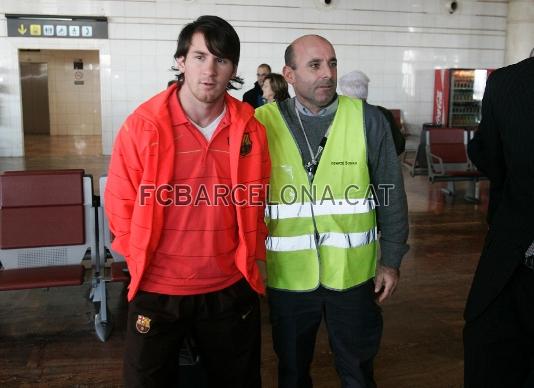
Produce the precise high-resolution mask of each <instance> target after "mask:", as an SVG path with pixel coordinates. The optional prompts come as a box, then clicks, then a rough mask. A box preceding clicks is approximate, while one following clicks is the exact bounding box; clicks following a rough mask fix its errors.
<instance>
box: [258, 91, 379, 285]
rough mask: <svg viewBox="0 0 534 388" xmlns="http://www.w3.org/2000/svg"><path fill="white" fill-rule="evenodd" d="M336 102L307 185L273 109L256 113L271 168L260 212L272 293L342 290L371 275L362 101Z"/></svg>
mask: <svg viewBox="0 0 534 388" xmlns="http://www.w3.org/2000/svg"><path fill="white" fill-rule="evenodd" d="M338 98H339V105H338V109H337V112H336V115H335V117H334V121H333V123H332V127H331V130H330V134H329V137H328V141H327V143H326V146H325V149H324V151H323V154H322V156H321V161H320V163H319V166H318V168H317V172H316V174H315V177H314V180H313V182H312V183H311V184H310V183H309V181H308V177H307V174H306V171H305V170H304V167H303V165H302V158H301V155H300V152H299V150H298V148H297V145H296V143H295V140H294V138H293V136H292V134H291V132H290V130H289V129H288V128H287V126H286V124H285V121H284V119H283V117H282V115H281V113H280V111H279V109H278V107H277V105H276V103H273V104H268V105H264V106H263V107H261V108H258V109H257V110H256V118H257V119H258V120H259V121H260V122H261V123H262V124H263V125H264V126H265V127H266V128H267V137H268V141H269V151H270V155H271V164H272V170H271V181H270V190H269V199H268V201H269V204H268V205H267V208H266V222H267V225H268V228H269V237H268V238H267V241H266V246H267V284H268V286H269V287H271V288H277V289H284V290H291V291H306V290H313V289H315V288H317V287H318V286H319V285H323V286H324V287H327V288H330V289H335V290H343V289H347V288H350V287H354V286H356V285H358V284H361V283H363V282H365V281H367V280H368V279H370V278H372V277H373V276H374V272H375V267H376V239H377V231H376V220H375V203H374V201H373V199H372V197H371V196H370V194H369V192H368V187H369V184H370V178H369V171H368V167H367V149H366V140H365V133H364V127H363V110H362V109H363V108H362V102H361V101H360V100H355V99H351V98H348V97H343V96H340V97H338ZM288 187H289V188H290V189H291V190H286V189H287V188H288ZM347 189H350V190H347ZM284 190H286V191H285V192H284ZM325 193H327V194H328V195H326V198H325V196H324V194H325Z"/></svg>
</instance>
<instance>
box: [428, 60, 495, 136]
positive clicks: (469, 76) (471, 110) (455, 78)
mask: <svg viewBox="0 0 534 388" xmlns="http://www.w3.org/2000/svg"><path fill="white" fill-rule="evenodd" d="M491 72H492V70H490V69H436V70H435V77H434V111H433V114H432V121H433V123H434V124H440V125H443V126H445V127H464V128H469V129H474V128H476V127H477V126H478V124H479V123H480V118H481V113H482V97H483V96H484V89H485V88H486V80H487V79H488V76H489V75H490V73H491Z"/></svg>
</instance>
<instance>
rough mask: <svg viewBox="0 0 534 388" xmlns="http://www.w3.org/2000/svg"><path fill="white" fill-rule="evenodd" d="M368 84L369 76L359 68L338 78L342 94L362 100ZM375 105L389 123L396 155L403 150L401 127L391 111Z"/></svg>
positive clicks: (365, 97) (365, 96)
mask: <svg viewBox="0 0 534 388" xmlns="http://www.w3.org/2000/svg"><path fill="white" fill-rule="evenodd" d="M368 85H369V78H368V77H367V76H366V75H365V74H364V73H363V72H361V71H359V70H355V71H352V72H350V73H347V74H345V75H344V76H343V77H341V78H340V79H339V87H340V89H341V92H342V93H343V94H344V95H346V96H351V97H356V98H361V99H362V100H364V101H366V100H367V94H368ZM375 106H376V107H377V108H378V109H379V110H380V111H381V112H382V114H383V115H384V116H385V118H386V120H387V121H388V123H389V127H390V129H391V135H392V136H393V142H394V143H395V151H396V152H397V155H400V154H402V153H403V152H404V150H405V146H406V139H405V138H404V135H403V134H402V132H401V128H400V127H399V126H398V125H397V123H396V121H395V118H394V117H393V113H391V111H390V110H389V109H387V108H384V107H383V106H379V105H375Z"/></svg>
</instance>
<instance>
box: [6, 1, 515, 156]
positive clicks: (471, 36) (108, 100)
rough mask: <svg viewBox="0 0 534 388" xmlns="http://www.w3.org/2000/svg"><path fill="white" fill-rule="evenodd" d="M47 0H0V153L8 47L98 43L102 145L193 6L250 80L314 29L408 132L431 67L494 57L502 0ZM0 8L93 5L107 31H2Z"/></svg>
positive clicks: (13, 79) (12, 144)
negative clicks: (230, 38)
mask: <svg viewBox="0 0 534 388" xmlns="http://www.w3.org/2000/svg"><path fill="white" fill-rule="evenodd" d="M445 3H446V1H445V0H359V1H351V0H332V5H331V6H330V7H325V6H323V5H322V2H321V1H320V0H294V1H292V2H288V1H286V0H272V1H269V2H266V1H264V0H261V1H259V0H250V1H245V0H217V1H213V0H167V1H165V0H143V1H135V0H129V1H128V0H124V1H120V0H107V1H106V0H98V1H97V0H77V1H69V0H57V1H53V0H49V1H46V2H45V1H27V0H26V1H25V0H3V1H0V52H1V53H2V55H1V56H0V156H16V155H21V154H22V152H23V147H22V129H21V127H22V124H21V116H20V85H19V80H18V78H19V73H18V58H17V50H18V48H49V49H61V48H64V49H97V50H100V69H101V73H100V74H101V95H102V135H103V150H104V153H106V154H107V153H109V152H110V151H111V146H112V141H113V138H114V136H115V135H116V133H117V130H118V128H119V127H120V124H121V123H122V121H123V120H124V119H125V117H126V116H127V114H128V113H129V112H131V111H132V110H133V109H134V108H135V107H136V106H137V105H138V104H139V103H140V102H142V101H144V100H146V99H147V98H148V97H150V96H151V95H153V94H155V93H156V92H158V91H159V90H162V89H163V88H165V87H166V83H167V81H168V80H169V79H171V78H172V73H171V72H170V71H169V68H170V66H171V65H172V64H173V59H172V55H173V53H174V50H175V46H176V38H177V36H178V33H179V31H180V29H181V28H182V27H183V26H184V25H185V24H186V23H188V22H190V21H191V20H193V19H195V18H196V17H198V16H200V15H203V14H214V15H218V16H221V17H223V18H225V19H226V20H228V21H229V22H230V23H231V24H232V25H233V26H234V27H235V28H236V30H237V32H238V34H239V36H240V38H241V42H242V45H241V61H240V65H239V70H238V74H239V75H241V76H243V77H245V78H246V81H247V83H246V84H245V86H244V88H243V90H242V91H239V92H235V93H233V94H234V95H235V96H236V97H241V95H242V94H243V92H244V91H245V90H247V89H248V88H250V87H252V84H253V82H254V80H255V74H256V66H257V65H258V64H259V63H262V62H266V63H269V64H270V65H271V66H272V68H273V71H278V72H279V71H280V70H281V68H282V65H283V53H284V49H285V47H286V46H287V45H288V44H289V43H290V42H291V41H292V40H294V39H295V38H297V37H298V36H300V35H303V34H309V33H317V34H321V35H323V36H325V37H326V38H327V39H329V40H330V41H331V42H332V43H333V44H334V47H335V48H336V51H337V56H338V61H339V75H340V76H341V75H342V74H344V73H346V72H349V71H351V70H354V69H360V70H362V71H364V72H366V73H367V75H368V76H369V77H370V78H371V84H370V93H369V102H371V103H375V104H380V105H384V106H386V107H389V108H400V109H402V110H403V112H404V118H405V122H406V123H407V124H408V126H409V128H410V130H411V131H412V132H418V131H419V128H420V125H421V123H423V122H427V121H430V119H431V115H432V91H433V80H434V78H433V69H434V68H436V67H467V68H471V67H480V68H495V67H500V66H502V65H503V62H504V48H505V38H506V17H507V1H506V0H502V1H498V0H480V1H467V0H460V1H458V3H459V8H458V10H457V11H456V12H455V13H454V14H452V15H451V14H449V13H448V12H447V10H446V8H445ZM4 13H28V14H64V15H98V16H107V17H108V18H109V39H108V40H91V41H89V40H71V39H69V40H65V39H63V40H61V39H43V38H33V39H32V38H6V35H7V24H6V20H5V17H4V16H3V14H4Z"/></svg>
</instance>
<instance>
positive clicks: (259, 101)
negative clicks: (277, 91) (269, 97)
mask: <svg viewBox="0 0 534 388" xmlns="http://www.w3.org/2000/svg"><path fill="white" fill-rule="evenodd" d="M268 74H271V66H269V65H268V64H266V63H262V64H261V65H259V66H258V70H257V72H256V77H257V78H256V79H257V80H256V82H254V87H253V88H252V89H250V90H249V91H247V92H245V94H243V102H248V103H249V104H250V105H252V107H253V108H254V109H256V108H257V107H259V106H262V105H263V90H262V89H261V87H262V86H263V81H264V80H265V77H266V76H267V75H268Z"/></svg>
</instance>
